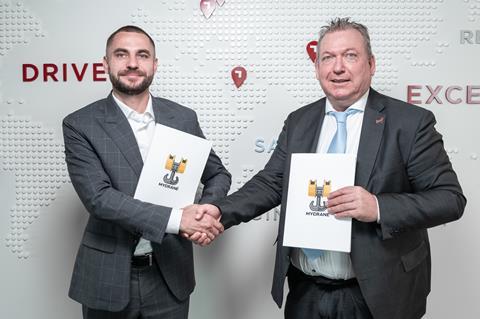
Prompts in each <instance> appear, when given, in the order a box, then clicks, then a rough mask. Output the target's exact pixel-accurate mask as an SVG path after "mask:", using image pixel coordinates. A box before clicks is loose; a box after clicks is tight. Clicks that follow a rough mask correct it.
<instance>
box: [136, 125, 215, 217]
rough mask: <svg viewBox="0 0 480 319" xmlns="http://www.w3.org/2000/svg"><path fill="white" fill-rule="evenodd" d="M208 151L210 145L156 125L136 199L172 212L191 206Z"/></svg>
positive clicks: (166, 127)
mask: <svg viewBox="0 0 480 319" xmlns="http://www.w3.org/2000/svg"><path fill="white" fill-rule="evenodd" d="M211 148H212V142H210V141H207V140H205V139H203V138H200V137H198V136H195V135H191V134H188V133H185V132H182V131H179V130H176V129H173V128H170V127H168V126H165V125H161V124H156V125H155V134H154V136H153V140H152V144H151V146H150V150H149V152H148V155H147V158H146V160H145V163H144V165H143V169H142V173H141V174H140V179H139V181H138V185H137V189H136V190H135V198H136V199H139V200H142V201H145V202H149V203H152V204H157V205H162V206H167V207H173V208H183V207H185V206H187V205H190V204H193V201H194V199H195V193H196V191H197V188H198V184H199V182H200V178H201V176H202V173H203V170H204V168H205V164H206V163H207V159H208V155H209V154H210V150H211Z"/></svg>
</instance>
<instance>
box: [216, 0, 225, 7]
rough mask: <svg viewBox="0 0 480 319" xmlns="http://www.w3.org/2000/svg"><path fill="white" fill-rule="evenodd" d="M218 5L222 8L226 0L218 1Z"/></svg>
mask: <svg viewBox="0 0 480 319" xmlns="http://www.w3.org/2000/svg"><path fill="white" fill-rule="evenodd" d="M217 3H218V5H219V6H220V7H221V6H223V4H224V3H225V0H217Z"/></svg>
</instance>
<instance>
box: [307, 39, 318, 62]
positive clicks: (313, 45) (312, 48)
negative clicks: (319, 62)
mask: <svg viewBox="0 0 480 319" xmlns="http://www.w3.org/2000/svg"><path fill="white" fill-rule="evenodd" d="M317 44H318V42H317V41H310V42H308V44H307V53H308V56H309V57H310V60H312V62H315V60H316V59H317Z"/></svg>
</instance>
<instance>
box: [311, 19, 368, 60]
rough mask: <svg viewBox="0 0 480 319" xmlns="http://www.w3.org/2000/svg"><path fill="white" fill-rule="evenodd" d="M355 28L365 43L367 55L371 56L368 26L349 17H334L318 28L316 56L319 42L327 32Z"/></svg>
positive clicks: (318, 50) (318, 51)
mask: <svg viewBox="0 0 480 319" xmlns="http://www.w3.org/2000/svg"><path fill="white" fill-rule="evenodd" d="M349 29H353V30H357V31H358V32H360V34H361V35H362V37H363V42H364V44H365V50H366V51H367V54H368V57H369V58H371V57H373V52H372V46H371V44H370V35H369V34H368V28H367V27H366V26H365V25H363V24H361V23H358V22H355V21H352V20H350V18H335V19H332V20H330V22H329V23H328V24H327V25H324V26H323V27H322V28H321V29H320V35H319V36H318V47H317V58H318V55H319V54H320V42H322V39H323V38H324V37H325V35H326V34H327V33H332V32H335V31H344V30H349Z"/></svg>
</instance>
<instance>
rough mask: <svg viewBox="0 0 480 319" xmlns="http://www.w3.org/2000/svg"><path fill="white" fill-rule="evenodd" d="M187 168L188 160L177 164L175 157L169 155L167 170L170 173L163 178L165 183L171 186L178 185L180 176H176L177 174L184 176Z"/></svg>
mask: <svg viewBox="0 0 480 319" xmlns="http://www.w3.org/2000/svg"><path fill="white" fill-rule="evenodd" d="M186 167H187V159H184V158H182V159H181V160H180V161H179V162H175V155H171V154H170V155H168V157H167V161H166V162H165V169H167V170H169V171H170V173H169V174H166V175H165V176H164V177H163V181H164V182H165V183H167V184H170V185H177V184H178V176H175V174H176V173H179V174H183V172H185V168H186Z"/></svg>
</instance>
